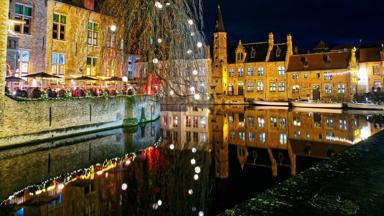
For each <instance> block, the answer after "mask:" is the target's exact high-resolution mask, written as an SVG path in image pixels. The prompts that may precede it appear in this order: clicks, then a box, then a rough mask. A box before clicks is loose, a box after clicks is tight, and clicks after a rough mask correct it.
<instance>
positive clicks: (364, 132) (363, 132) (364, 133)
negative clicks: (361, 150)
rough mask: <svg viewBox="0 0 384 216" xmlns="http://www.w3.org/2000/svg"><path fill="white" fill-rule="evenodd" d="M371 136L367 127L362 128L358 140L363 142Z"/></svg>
mask: <svg viewBox="0 0 384 216" xmlns="http://www.w3.org/2000/svg"><path fill="white" fill-rule="evenodd" d="M370 136H371V130H370V129H369V127H368V126H364V127H362V128H361V129H360V139H361V140H365V139H367V138H368V137H370Z"/></svg>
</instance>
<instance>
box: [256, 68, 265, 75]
mask: <svg viewBox="0 0 384 216" xmlns="http://www.w3.org/2000/svg"><path fill="white" fill-rule="evenodd" d="M257 75H258V76H264V68H263V67H259V68H257Z"/></svg>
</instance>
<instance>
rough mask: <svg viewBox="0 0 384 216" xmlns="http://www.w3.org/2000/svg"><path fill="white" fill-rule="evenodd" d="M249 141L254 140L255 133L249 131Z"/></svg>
mask: <svg viewBox="0 0 384 216" xmlns="http://www.w3.org/2000/svg"><path fill="white" fill-rule="evenodd" d="M249 141H251V142H254V141H255V133H253V132H249Z"/></svg>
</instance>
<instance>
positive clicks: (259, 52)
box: [228, 42, 268, 64]
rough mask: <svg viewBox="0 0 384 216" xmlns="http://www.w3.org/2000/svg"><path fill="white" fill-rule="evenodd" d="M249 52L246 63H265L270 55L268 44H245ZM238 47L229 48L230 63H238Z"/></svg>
mask: <svg viewBox="0 0 384 216" xmlns="http://www.w3.org/2000/svg"><path fill="white" fill-rule="evenodd" d="M243 46H244V48H245V51H246V52H247V58H246V60H245V62H264V61H265V60H266V58H267V54H268V42H259V43H249V44H243ZM236 48H237V45H236V46H229V47H228V63H230V64H231V63H235V62H236Z"/></svg>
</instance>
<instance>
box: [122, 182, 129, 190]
mask: <svg viewBox="0 0 384 216" xmlns="http://www.w3.org/2000/svg"><path fill="white" fill-rule="evenodd" d="M127 188H128V185H127V184H126V183H123V184H122V185H121V190H123V191H125V190H127Z"/></svg>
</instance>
